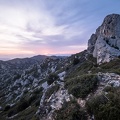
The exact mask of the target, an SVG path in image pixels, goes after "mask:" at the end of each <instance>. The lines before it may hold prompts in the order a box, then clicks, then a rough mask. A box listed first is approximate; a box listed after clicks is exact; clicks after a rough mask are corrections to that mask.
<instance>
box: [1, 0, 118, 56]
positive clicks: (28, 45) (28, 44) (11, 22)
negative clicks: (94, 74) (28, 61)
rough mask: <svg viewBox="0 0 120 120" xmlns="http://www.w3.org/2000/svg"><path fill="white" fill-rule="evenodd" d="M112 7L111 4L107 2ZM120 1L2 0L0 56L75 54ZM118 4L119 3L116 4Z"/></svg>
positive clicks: (114, 10) (82, 47)
mask: <svg viewBox="0 0 120 120" xmlns="http://www.w3.org/2000/svg"><path fill="white" fill-rule="evenodd" d="M108 3H109V4H111V5H112V6H108V7H107V8H106V5H107V4H108ZM119 4H120V1H119V0H117V1H116V2H113V1H109V0H106V1H104V0H101V1H99V4H98V1H96V0H93V1H92V2H91V1H90V0H81V1H79V0H77V1H74V0H60V1H56V0H0V57H6V56H8V57H10V56H11V57H18V56H19V57H24V56H32V55H36V54H73V53H76V52H80V51H82V50H84V49H86V48H87V41H88V39H89V37H90V35H91V34H92V33H93V32H95V29H96V28H97V27H98V26H99V25H100V24H101V22H102V20H103V18H104V17H105V16H106V15H107V14H110V13H113V12H115V13H119V12H120V8H119ZM114 5H115V6H114Z"/></svg>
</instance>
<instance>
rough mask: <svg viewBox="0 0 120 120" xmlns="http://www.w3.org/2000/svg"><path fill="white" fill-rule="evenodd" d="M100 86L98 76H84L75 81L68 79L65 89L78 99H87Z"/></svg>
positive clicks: (74, 79)
mask: <svg viewBox="0 0 120 120" xmlns="http://www.w3.org/2000/svg"><path fill="white" fill-rule="evenodd" d="M97 84H98V79H97V76H96V75H92V74H91V75H90V74H89V75H88V74H87V75H82V76H80V77H76V78H73V79H67V80H66V82H65V87H66V88H67V89H68V92H69V93H70V94H72V95H73V96H75V97H76V98H79V97H81V98H85V97H86V96H87V95H88V94H89V93H90V92H92V91H93V90H95V88H96V87H97Z"/></svg>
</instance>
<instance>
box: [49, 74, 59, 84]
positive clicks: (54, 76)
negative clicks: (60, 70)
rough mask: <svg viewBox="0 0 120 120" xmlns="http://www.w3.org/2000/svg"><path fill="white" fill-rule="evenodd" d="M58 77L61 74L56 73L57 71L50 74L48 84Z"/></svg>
mask: <svg viewBox="0 0 120 120" xmlns="http://www.w3.org/2000/svg"><path fill="white" fill-rule="evenodd" d="M58 78H59V76H58V75H57V74H55V73H52V74H50V75H49V76H48V80H47V83H48V85H51V84H52V83H53V82H54V81H55V80H57V79H58Z"/></svg>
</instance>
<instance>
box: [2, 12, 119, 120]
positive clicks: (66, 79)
mask: <svg viewBox="0 0 120 120" xmlns="http://www.w3.org/2000/svg"><path fill="white" fill-rule="evenodd" d="M0 120H120V15H118V14H111V15H108V16H107V17H105V19H104V21H103V23H102V25H101V26H100V27H98V29H97V30H96V33H95V34H93V35H92V36H91V38H90V39H89V40H88V48H87V50H85V51H82V52H80V53H76V54H74V55H71V56H70V57H57V56H49V57H48V56H41V55H39V56H34V57H32V58H25V59H14V60H10V61H0Z"/></svg>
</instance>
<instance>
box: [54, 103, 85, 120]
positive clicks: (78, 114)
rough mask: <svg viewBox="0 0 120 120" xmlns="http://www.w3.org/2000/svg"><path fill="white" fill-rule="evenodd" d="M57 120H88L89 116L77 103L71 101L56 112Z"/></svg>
mask: <svg viewBox="0 0 120 120" xmlns="http://www.w3.org/2000/svg"><path fill="white" fill-rule="evenodd" d="M55 120H87V114H86V112H85V111H84V110H83V109H82V108H80V106H79V105H78V104H77V103H76V101H70V102H68V103H64V105H63V107H62V108H61V109H60V110H58V111H57V110H56V116H55Z"/></svg>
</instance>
